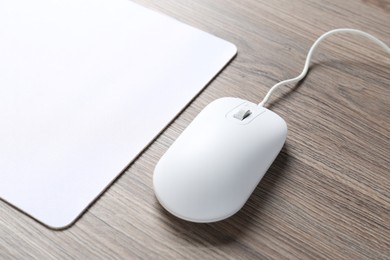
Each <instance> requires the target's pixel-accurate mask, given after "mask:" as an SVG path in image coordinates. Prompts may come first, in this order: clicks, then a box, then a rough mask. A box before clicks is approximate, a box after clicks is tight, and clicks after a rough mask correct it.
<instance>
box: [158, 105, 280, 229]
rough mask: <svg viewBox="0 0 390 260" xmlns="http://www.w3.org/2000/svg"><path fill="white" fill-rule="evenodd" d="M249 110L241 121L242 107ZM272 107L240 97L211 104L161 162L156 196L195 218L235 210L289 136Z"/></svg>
mask: <svg viewBox="0 0 390 260" xmlns="http://www.w3.org/2000/svg"><path fill="white" fill-rule="evenodd" d="M243 108H244V109H249V110H250V111H251V115H250V116H248V117H247V118H245V119H244V120H243V121H240V120H238V119H236V118H234V117H233V115H234V114H235V113H237V112H238V111H240V109H243ZM286 135H287V125H286V123H285V121H284V120H283V119H282V118H281V117H280V116H278V115H277V114H275V113H274V112H272V111H270V110H268V109H266V108H263V107H259V106H257V105H256V104H253V103H249V102H247V101H245V100H241V99H238V98H222V99H218V100H216V101H214V102H212V103H210V104H209V105H208V106H207V107H206V108H205V109H204V110H202V111H201V113H200V114H199V115H198V116H197V117H196V118H195V119H194V121H193V122H192V123H191V124H190V125H189V126H188V127H187V128H186V129H185V130H184V131H183V133H182V134H181V135H180V136H179V137H178V139H177V140H176V141H175V142H174V143H173V144H172V146H171V147H170V148H169V149H168V151H167V152H166V153H165V154H164V155H163V156H162V158H161V159H160V161H159V162H158V164H157V166H156V168H155V171H154V177H153V184H154V190H155V194H156V197H157V198H158V200H159V201H160V203H161V204H162V205H163V207H165V208H166V209H167V210H168V211H169V212H171V213H172V214H174V215H176V216H177V217H179V218H182V219H185V220H189V221H193V222H214V221H218V220H222V219H225V218H227V217H229V216H231V215H233V214H234V213H236V212H237V211H238V210H239V209H241V207H242V206H243V205H244V204H245V202H246V201H247V200H248V198H249V197H250V195H251V193H252V192H253V190H254V189H255V188H256V186H257V185H258V183H259V182H260V180H261V179H262V177H263V175H264V174H265V173H266V171H267V170H268V168H269V167H270V165H271V164H272V162H273V161H274V159H275V158H276V156H277V155H278V153H279V152H280V150H281V148H282V147H283V144H284V142H285V140H286Z"/></svg>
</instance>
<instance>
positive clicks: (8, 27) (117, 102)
mask: <svg viewBox="0 0 390 260" xmlns="http://www.w3.org/2000/svg"><path fill="white" fill-rule="evenodd" d="M0 39H2V40H1V41H0V119H1V128H0V180H1V181H0V198H1V199H3V200H4V201H7V202H8V203H10V204H12V205H14V206H15V207H17V208H19V209H20V210H22V211H24V212H25V213H27V214H28V215H30V216H32V217H33V218H35V219H36V220H38V221H40V222H42V223H44V224H45V225H47V226H50V227H52V228H63V227H66V226H68V225H70V224H71V223H72V222H73V221H74V220H75V219H76V218H77V217H78V216H79V215H80V214H81V213H82V212H83V211H84V210H85V209H86V207H87V206H88V205H89V204H90V203H91V202H92V201H93V200H94V199H96V197H97V196H99V194H100V193H101V192H102V191H103V190H104V189H105V188H106V187H107V186H108V185H109V184H110V183H111V182H112V181H113V180H114V179H115V178H116V177H117V176H118V175H119V174H120V172H121V171H122V170H123V169H124V168H125V167H126V166H127V165H128V164H129V163H130V161H131V160H133V159H134V158H135V157H136V156H137V155H138V154H139V153H140V152H141V151H142V149H143V148H144V147H145V146H146V145H147V144H148V143H149V142H150V141H151V140H152V139H153V138H154V137H155V136H156V135H157V134H158V133H159V132H160V131H161V130H162V129H163V128H164V127H165V126H166V125H167V124H168V123H169V121H170V120H172V119H173V118H174V117H175V116H176V115H177V113H178V112H179V111H180V110H181V109H182V108H183V107H184V106H185V105H186V104H188V102H189V101H190V100H191V99H192V98H193V97H194V96H195V95H196V94H197V93H199V91H200V90H201V89H202V88H203V87H204V86H205V85H206V84H207V83H208V82H209V81H210V80H211V79H212V78H213V77H214V76H215V75H216V74H217V73H218V72H219V71H220V70H221V69H222V68H223V67H224V66H225V65H226V63H227V62H228V61H229V60H230V59H231V58H232V57H233V56H234V55H235V53H236V48H235V46H234V45H233V44H231V43H228V42H226V41H224V40H222V39H219V38H217V37H214V36H212V35H210V34H207V33H205V32H202V31H200V30H197V29H195V28H192V27H190V26H188V25H185V24H182V23H180V22H178V21H176V20H174V19H172V18H169V17H167V16H165V15H161V14H158V13H156V12H153V11H150V10H147V9H145V8H143V7H140V6H138V5H136V4H134V3H131V2H129V1H127V0H115V1H110V0H69V1H51V0H37V1H28V0H5V1H1V2H0Z"/></svg>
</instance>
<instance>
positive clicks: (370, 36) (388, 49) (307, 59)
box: [259, 28, 390, 106]
mask: <svg viewBox="0 0 390 260" xmlns="http://www.w3.org/2000/svg"><path fill="white" fill-rule="evenodd" d="M336 33H353V34H357V35H360V36H364V37H366V38H368V39H369V40H371V41H372V42H374V43H376V44H378V45H379V46H381V47H382V48H383V49H385V51H386V52H388V53H389V54H390V48H389V47H388V46H387V45H386V44H385V43H384V42H382V41H381V40H379V39H378V38H376V37H374V36H372V35H371V34H369V33H366V32H363V31H359V30H355V29H347V28H341V29H334V30H331V31H329V32H326V33H324V34H323V35H321V36H320V37H319V38H318V39H317V40H316V41H315V42H314V43H313V45H312V46H311V48H310V50H309V52H308V54H307V57H306V62H305V66H304V67H303V70H302V72H301V74H300V75H299V76H297V77H295V78H292V79H286V80H283V81H281V82H279V83H277V84H275V85H274V86H273V87H272V88H271V89H270V90H269V91H268V93H267V94H266V95H265V97H264V99H263V101H261V102H260V103H259V106H264V104H265V103H266V102H267V101H268V99H269V97H270V96H271V95H272V93H273V92H274V91H275V90H276V89H277V88H279V87H280V86H282V85H286V84H289V83H295V82H298V81H300V80H301V79H303V78H304V77H305V76H306V74H307V71H308V69H309V65H310V60H311V56H312V55H313V52H314V50H315V48H316V47H317V46H318V45H319V43H320V42H321V41H323V40H324V39H326V38H328V37H329V36H331V35H333V34H336Z"/></svg>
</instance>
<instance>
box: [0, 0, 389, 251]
mask: <svg viewBox="0 0 390 260" xmlns="http://www.w3.org/2000/svg"><path fill="white" fill-rule="evenodd" d="M136 2H138V3H140V4H142V5H144V6H146V7H149V8H151V9H154V10H157V11H159V12H163V13H165V14H167V15H170V16H172V17H174V18H176V19H178V20H180V21H183V22H185V23H187V24H190V25H193V26H195V27H198V28H200V29H202V30H205V31H208V32H210V33H213V34H215V35H217V36H219V37H222V38H224V39H226V40H229V41H231V42H233V43H235V44H236V45H237V46H238V50H239V53H238V56H237V57H236V58H235V60H234V61H233V62H232V63H231V64H230V65H229V66H227V67H226V68H225V70H224V71H223V72H222V73H221V74H220V75H219V76H218V77H217V78H216V79H215V80H214V81H213V82H212V83H211V84H210V85H209V86H208V87H207V88H206V89H205V90H204V91H203V92H202V93H201V94H200V95H199V96H198V97H197V98H196V99H195V100H194V102H192V103H191V105H190V106H188V108H186V110H185V111H184V112H183V113H182V114H181V115H180V116H179V117H178V118H177V119H176V120H175V121H174V122H173V123H172V124H171V125H170V126H169V127H168V128H167V129H166V130H165V131H164V132H163V134H161V135H160V136H159V137H158V138H157V139H156V140H155V142H153V143H152V144H151V145H150V146H149V147H148V148H147V149H146V150H145V151H144V152H143V153H142V154H141V156H140V157H139V158H138V159H137V160H136V161H135V162H134V163H133V164H132V165H131V166H130V167H129V169H128V170H127V171H126V172H125V173H124V174H123V175H122V176H121V177H120V178H119V179H118V180H117V181H116V182H115V183H114V184H113V185H112V186H111V187H110V188H109V189H108V190H107V192H105V193H104V195H103V196H102V197H101V198H100V199H99V200H98V201H97V202H96V203H95V204H94V205H92V207H91V208H90V209H89V210H88V211H87V212H86V213H85V214H84V215H83V216H82V217H81V218H80V219H79V220H78V221H77V222H76V224H75V225H73V226H72V227H70V228H68V229H66V230H62V231H54V230H50V229H47V228H46V227H44V226H42V225H41V224H39V223H37V222H35V221H34V220H32V219H30V218H29V217H27V216H25V215H24V214H22V213H20V212H19V211H17V210H15V209H14V208H12V207H11V206H9V205H7V204H5V203H3V202H0V239H1V241H0V259H13V258H14V259H24V258H37V259H47V258H53V259H61V258H77V259H84V258H123V259H125V258H126V259H127V258H163V259H165V258H197V259H215V258H218V259H224V258H232V259H237V258H242V259H254V258H260V259H263V258H274V259H284V258H287V259H292V258H293V259H294V258H302V259H390V135H389V129H390V120H389V116H390V89H389V86H390V73H389V72H390V56H389V55H386V53H384V51H382V50H381V49H379V48H378V47H377V46H375V45H374V44H372V43H370V42H368V41H367V40H365V39H362V38H359V37H356V36H350V35H340V36H334V37H332V38H330V39H328V40H326V42H324V43H323V45H321V46H320V47H319V48H318V50H317V52H316V54H315V55H314V63H313V65H312V67H311V69H310V74H309V75H308V76H307V77H306V78H305V80H304V81H303V82H302V83H300V84H298V85H295V86H289V87H285V88H284V89H282V90H280V91H278V92H277V93H276V94H275V95H274V96H273V97H272V99H271V102H270V104H269V107H270V108H271V109H272V110H273V111H275V112H276V113H278V114H279V115H281V116H282V117H283V118H284V119H285V120H286V121H287V123H288V126H289V133H288V138H287V142H286V145H285V146H284V148H283V150H282V152H281V153H280V155H279V156H278V157H277V159H276V161H275V162H274V164H273V165H272V167H271V168H270V170H269V171H268V173H267V174H266V175H265V177H264V179H263V180H262V182H261V183H260V184H259V186H258V187H257V189H256V190H255V192H254V193H253V195H252V196H251V198H250V199H249V201H248V203H247V204H246V205H245V206H244V208H243V209H242V210H241V211H240V212H239V213H237V214H236V215H235V216H233V217H231V218H230V219H228V220H225V221H221V222H218V223H214V224H194V223H189V222H185V221H181V220H179V219H177V218H175V217H173V216H171V215H170V214H168V213H167V212H166V211H165V210H163V209H162V208H161V206H160V205H159V204H158V202H157V201H156V199H155V197H154V193H153V190H152V173H153V169H154V166H155V165H156V163H157V161H158V159H159V158H160V157H161V155H162V154H163V153H164V152H165V151H166V150H167V148H168V147H169V146H170V145H171V144H172V142H173V141H174V140H175V138H176V137H177V136H178V135H179V134H180V133H181V131H182V130H183V129H184V128H185V127H186V126H187V125H188V124H189V122H190V121H191V120H192V119H193V118H194V117H195V116H196V114H197V113H198V112H199V111H200V110H201V109H202V108H203V107H205V106H206V105H207V104H208V103H209V102H211V101H212V100H214V99H216V98H218V97H223V96H235V97H241V98H244V99H248V100H250V101H253V102H259V101H260V100H261V99H262V97H263V96H264V95H265V93H266V91H267V90H268V89H269V88H270V87H271V86H272V85H273V84H275V83H276V82H278V81H280V80H282V79H286V78H289V77H293V76H296V75H297V74H298V73H299V72H300V70H301V69H302V66H303V62H304V59H305V56H306V53H307V51H308V49H309V47H310V45H311V44H312V43H313V41H314V40H315V39H316V38H317V37H318V36H320V35H321V34H322V33H324V32H326V31H328V30H330V29H333V28H338V27H352V28H356V29H361V30H364V31H367V32H369V33H372V34H373V35H375V36H377V37H379V38H380V39H382V40H383V41H384V42H386V43H387V44H390V8H389V6H390V3H389V1H381V0H362V1H354V0H344V1H335V0H323V1H309V0H297V1H288V0H271V1H255V0H244V1H234V0H224V1H222V0H215V1H206V0H195V1H173V0H164V1H161V0H158V1H157V0H150V1H149V0H137V1H136Z"/></svg>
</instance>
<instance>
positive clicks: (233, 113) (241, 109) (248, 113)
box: [225, 102, 266, 125]
mask: <svg viewBox="0 0 390 260" xmlns="http://www.w3.org/2000/svg"><path fill="white" fill-rule="evenodd" d="M265 111H266V109H265V108H264V107H261V106H258V105H257V104H254V103H250V102H245V103H243V104H241V105H239V106H237V107H235V108H233V109H232V110H230V111H229V112H228V113H227V114H226V115H225V117H226V118H227V119H228V120H229V121H232V122H234V123H236V124H240V125H246V124H249V123H250V122H251V121H252V120H253V119H255V118H256V117H257V116H259V115H260V114H262V113H264V112H265Z"/></svg>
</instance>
